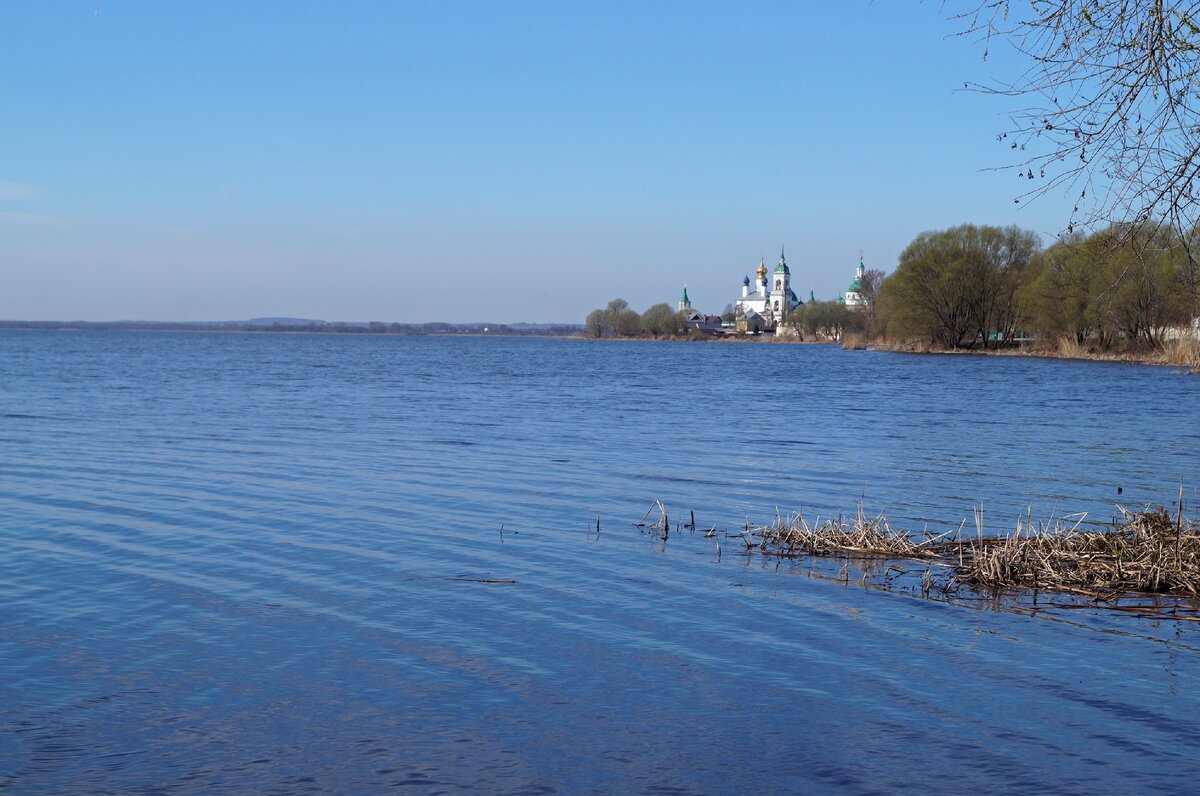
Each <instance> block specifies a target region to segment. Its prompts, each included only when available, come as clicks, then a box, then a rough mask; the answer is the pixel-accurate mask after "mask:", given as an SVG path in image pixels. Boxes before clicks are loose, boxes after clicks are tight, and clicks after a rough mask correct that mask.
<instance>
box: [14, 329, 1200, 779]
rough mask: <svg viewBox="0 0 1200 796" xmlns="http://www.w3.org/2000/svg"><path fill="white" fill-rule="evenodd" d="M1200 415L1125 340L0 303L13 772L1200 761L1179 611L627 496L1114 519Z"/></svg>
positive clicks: (395, 771) (914, 514) (317, 773)
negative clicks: (690, 528)
mask: <svg viewBox="0 0 1200 796" xmlns="http://www.w3.org/2000/svg"><path fill="white" fill-rule="evenodd" d="M1198 421H1200V378H1197V377H1193V376H1186V375H1180V374H1178V373H1174V372H1172V371H1171V370H1169V369H1165V368H1150V367H1138V366H1127V365H1114V364H1096V363H1074V362H1057V361H1045V360H1028V359H1015V358H1014V359H1007V358H982V357H920V356H906V355H899V354H884V353H874V352H844V351H840V350H838V349H836V348H833V347H828V346H803V345H766V344H762V345H739V344H733V343H729V344H694V345H689V344H654V343H635V342H631V343H624V342H592V341H579V340H538V339H512V338H444V339H443V338H428V337H424V338H410V337H382V336H380V337H375V336H352V335H327V336H326V335H270V334H258V335H254V334H151V333H141V334H139V333H117V332H111V333H110V332H87V333H63V332H0V612H2V613H0V791H5V792H12V793H100V792H105V793H130V792H144V793H200V792H203V793H222V792H227V793H306V792H339V793H375V792H386V791H391V790H394V789H397V788H399V787H400V786H406V787H404V788H402V789H404V790H407V791H408V792H414V793H435V792H458V791H462V790H468V789H476V790H479V791H483V792H493V793H552V792H572V793H575V792H595V793H622V792H653V793H760V792H833V791H836V792H847V793H871V792H876V793H878V792H897V791H913V790H917V789H920V790H922V791H932V792H959V791H963V790H967V789H977V790H980V791H984V792H1009V793H1030V792H1056V793H1096V792H1142V791H1162V792H1167V791H1173V792H1181V791H1190V790H1192V789H1194V787H1195V782H1196V781H1197V777H1200V731H1198V730H1197V729H1196V727H1195V725H1194V724H1193V720H1194V717H1195V715H1196V714H1197V712H1200V629H1198V627H1197V625H1196V624H1194V623H1188V622H1183V621H1174V620H1161V621H1151V620H1148V619H1139V618H1136V617H1130V616H1126V615H1123V614H1119V613H1117V612H1111V611H1110V612H1105V611H1099V610H1091V609H1088V610H1068V609H1066V608H1063V609H1053V608H1051V609H1050V610H1040V611H1033V610H1029V607H1028V606H1025V605H1024V604H1023V602H1022V601H1021V600H1015V601H1008V602H1005V603H1004V604H1000V605H997V604H995V603H992V602H988V601H972V600H970V599H964V600H951V601H947V600H945V599H925V598H922V597H921V596H920V594H919V593H913V592H912V591H911V590H906V589H904V588H891V589H885V588H879V587H878V583H876V582H875V581H874V580H871V579H868V581H867V582H865V583H863V582H860V576H861V574H862V573H861V572H859V571H858V570H856V569H854V568H853V567H851V568H849V569H848V570H846V571H845V572H843V571H842V570H841V565H840V563H839V562H835V561H817V562H813V561H799V562H795V563H788V564H783V565H780V566H777V565H776V562H773V561H771V562H764V561H762V560H760V559H757V558H747V557H746V556H744V555H739V554H738V551H737V550H736V548H735V547H733V546H730V545H729V544H727V545H726V548H725V549H724V550H723V555H722V556H721V558H720V559H719V560H718V558H717V556H716V550H715V540H712V539H705V538H704V537H703V535H702V534H689V533H687V532H684V533H681V534H672V536H671V538H670V539H669V540H668V541H667V542H666V543H663V542H661V541H660V540H659V539H657V538H655V537H654V536H652V535H649V534H644V533H642V532H641V531H639V529H637V528H635V527H634V523H636V522H637V521H638V520H639V519H641V517H642V516H643V515H644V514H645V512H646V510H647V509H648V508H649V507H650V505H651V503H652V501H654V500H655V499H661V500H662V501H663V502H664V503H665V505H666V506H667V509H668V510H669V511H671V512H672V514H673V516H674V518H675V519H683V518H684V516H685V514H686V512H689V511H695V514H696V520H697V523H698V524H699V525H701V526H702V527H705V528H707V527H709V526H711V525H717V526H719V527H721V528H731V529H736V528H737V527H740V526H742V525H743V524H744V523H745V522H746V520H747V518H748V519H749V520H750V521H751V522H759V523H760V522H765V521H767V520H769V519H770V518H772V517H773V516H774V514H775V512H776V510H777V509H778V510H779V511H782V512H785V513H786V512H789V511H795V510H800V509H803V510H804V511H805V513H806V514H808V515H809V516H813V515H818V514H819V515H822V516H825V515H828V514H831V513H836V512H839V511H847V512H852V511H853V510H854V506H855V503H856V502H857V501H858V500H859V498H860V497H862V496H863V495H864V494H865V501H866V502H865V506H866V510H867V511H868V512H872V513H874V512H878V511H886V512H887V514H888V516H889V517H890V518H891V519H892V520H893V523H894V524H898V525H901V526H903V527H906V528H913V529H920V528H922V527H925V526H928V528H929V529H930V530H937V531H942V530H946V529H948V528H953V527H957V525H958V524H959V523H960V522H961V521H962V520H963V519H964V518H969V517H970V516H971V513H972V510H973V508H974V507H976V506H978V505H980V504H982V505H983V506H984V511H985V518H986V522H987V524H988V526H989V528H990V529H991V530H993V531H1003V530H1007V529H1008V528H1009V527H1011V525H1012V523H1013V521H1014V520H1015V518H1016V515H1017V514H1018V513H1019V512H1024V511H1026V510H1027V509H1029V510H1032V511H1033V513H1034V515H1035V516H1040V517H1051V516H1056V515H1057V516H1061V515H1065V514H1071V513H1075V512H1087V513H1088V515H1087V521H1088V522H1100V523H1103V522H1105V521H1107V520H1109V519H1110V518H1111V516H1112V514H1113V511H1114V505H1115V504H1116V503H1121V504H1122V505H1127V506H1140V505H1141V504H1143V503H1151V502H1154V503H1169V502H1173V501H1174V499H1175V496H1176V492H1177V490H1178V488H1179V485H1180V483H1182V484H1183V485H1184V488H1185V500H1186V501H1187V502H1188V504H1189V505H1190V506H1195V505H1196V504H1197V502H1200V501H1198V497H1200V495H1198V494H1197V488H1198V487H1200V422H1198ZM1118 489H1120V494H1118ZM597 516H599V521H600V526H601V532H600V534H599V535H598V536H597V534H596V533H595V526H596V522H597ZM902 566H909V568H911V566H910V565H902ZM484 580H493V581H515V582H513V583H486V582H480V581H484ZM901 580H903V578H901ZM1051 602H1053V601H1051ZM1040 607H1042V608H1045V606H1044V605H1043V606H1040Z"/></svg>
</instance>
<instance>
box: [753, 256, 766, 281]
mask: <svg viewBox="0 0 1200 796" xmlns="http://www.w3.org/2000/svg"><path fill="white" fill-rule="evenodd" d="M754 273H756V274H758V278H759V279H766V278H767V266H766V265H765V264H764V263H763V261H762V260H759V261H758V270H757V271H755V272H754Z"/></svg>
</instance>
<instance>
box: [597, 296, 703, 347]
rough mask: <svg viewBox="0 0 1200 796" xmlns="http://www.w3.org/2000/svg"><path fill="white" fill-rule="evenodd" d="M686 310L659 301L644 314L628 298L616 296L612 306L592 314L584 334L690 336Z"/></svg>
mask: <svg viewBox="0 0 1200 796" xmlns="http://www.w3.org/2000/svg"><path fill="white" fill-rule="evenodd" d="M688 333H689V332H688V327H687V322H686V321H685V319H684V317H683V313H681V312H678V311H676V310H673V309H671V305H669V304H665V303H663V304H655V305H654V306H652V307H650V308H649V309H647V310H646V311H645V312H643V313H640V314H639V313H638V312H637V310H633V309H630V307H629V302H628V301H626V300H625V299H620V298H618V299H613V300H612V301H610V302H608V306H607V307H604V308H602V309H595V310H592V311H591V312H590V313H588V316H587V320H586V321H585V322H584V334H586V335H587V336H588V337H652V338H655V339H657V338H662V337H679V336H682V335H687V334H688Z"/></svg>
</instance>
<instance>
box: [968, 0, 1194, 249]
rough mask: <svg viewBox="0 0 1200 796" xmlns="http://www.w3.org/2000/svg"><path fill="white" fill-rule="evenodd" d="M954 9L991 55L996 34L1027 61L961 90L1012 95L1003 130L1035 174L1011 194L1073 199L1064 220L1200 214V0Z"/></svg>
mask: <svg viewBox="0 0 1200 796" xmlns="http://www.w3.org/2000/svg"><path fill="white" fill-rule="evenodd" d="M964 1H965V2H967V3H970V4H971V7H970V8H968V9H967V10H965V11H962V12H960V13H957V14H955V16H956V18H957V19H958V20H959V21H960V22H962V23H963V25H962V30H963V32H964V34H965V35H968V36H972V37H975V38H978V39H979V41H980V42H981V43H982V45H983V48H984V57H985V58H986V57H987V53H988V51H989V49H990V48H993V47H995V46H996V45H997V43H999V42H1000V41H1007V42H1009V43H1011V44H1012V45H1013V46H1015V47H1016V49H1017V50H1018V51H1019V52H1021V53H1022V54H1023V55H1024V56H1025V57H1026V58H1027V59H1028V64H1029V65H1028V68H1027V69H1026V71H1024V73H1022V74H1021V75H1019V76H1017V77H1016V79H1014V80H1012V81H1011V82H1007V83H1000V84H995V85H981V84H976V83H968V84H966V88H969V89H975V90H979V91H983V92H986V93H991V94H999V95H1005V96H1009V97H1013V98H1017V99H1019V100H1020V101H1021V103H1023V104H1021V105H1020V106H1018V107H1017V108H1015V109H1014V110H1013V111H1012V112H1011V113H1010V118H1011V120H1012V123H1013V126H1012V128H1011V129H1009V130H1007V131H1004V132H1001V133H999V135H998V139H999V140H1000V141H1002V142H1004V143H1006V144H1007V145H1008V146H1009V147H1010V148H1011V149H1012V150H1014V151H1015V152H1016V154H1017V162H1016V164H1015V165H1016V166H1017V168H1018V170H1019V172H1020V174H1021V177H1022V179H1024V180H1026V181H1027V182H1028V183H1031V184H1030V185H1029V187H1028V188H1027V189H1026V190H1023V191H1022V192H1021V194H1020V195H1019V196H1018V198H1017V199H1015V200H1014V201H1018V202H1019V201H1023V200H1025V199H1028V198H1031V197H1033V196H1037V195H1041V194H1045V193H1048V192H1051V191H1054V192H1057V191H1060V190H1061V191H1064V192H1066V193H1067V194H1068V195H1074V196H1075V197H1076V203H1075V209H1074V211H1073V213H1072V216H1071V218H1070V220H1069V223H1068V224H1067V225H1066V229H1065V231H1066V232H1067V233H1068V234H1069V233H1070V232H1071V231H1073V230H1074V229H1075V228H1076V227H1089V228H1091V227H1099V226H1103V225H1104V224H1107V223H1109V222H1122V223H1124V222H1132V224H1133V226H1132V228H1134V229H1136V227H1137V225H1138V224H1140V223H1145V222H1147V221H1150V220H1160V219H1161V220H1165V221H1167V222H1168V223H1170V224H1171V225H1172V226H1173V227H1174V228H1175V229H1176V230H1177V231H1178V232H1179V234H1180V236H1181V237H1185V238H1193V237H1195V236H1194V235H1193V234H1192V232H1193V230H1195V229H1196V227H1197V222H1198V221H1200V194H1198V193H1197V190H1196V188H1195V185H1194V183H1195V181H1196V178H1197V176H1198V175H1200V2H1174V1H1173V0H964Z"/></svg>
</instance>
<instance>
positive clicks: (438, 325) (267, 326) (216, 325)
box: [0, 321, 581, 337]
mask: <svg viewBox="0 0 1200 796" xmlns="http://www.w3.org/2000/svg"><path fill="white" fill-rule="evenodd" d="M0 329H72V330H104V329H108V330H115V331H148V332H180V331H187V332H310V333H314V332H315V333H322V334H399V335H433V334H485V333H486V334H497V335H530V336H549V337H567V336H571V335H576V334H578V333H579V331H580V329H581V327H580V326H579V325H578V324H571V323H565V324H484V323H443V322H431V323H382V322H380V321H370V322H367V323H341V322H326V321H304V322H299V323H287V322H275V323H247V322H242V321H220V322H211V323H205V322H195V323H192V322H182V323H172V322H166V321H161V322H160V321H0ZM485 330H486V331H485Z"/></svg>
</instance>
